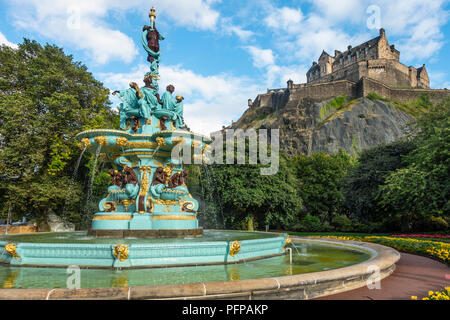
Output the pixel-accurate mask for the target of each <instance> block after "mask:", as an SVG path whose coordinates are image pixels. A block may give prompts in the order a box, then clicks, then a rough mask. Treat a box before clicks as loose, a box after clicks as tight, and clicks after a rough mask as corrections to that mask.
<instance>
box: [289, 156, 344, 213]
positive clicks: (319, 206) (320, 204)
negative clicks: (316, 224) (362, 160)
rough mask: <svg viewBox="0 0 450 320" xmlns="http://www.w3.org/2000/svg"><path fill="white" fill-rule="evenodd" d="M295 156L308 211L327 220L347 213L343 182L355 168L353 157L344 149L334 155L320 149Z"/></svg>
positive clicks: (302, 196)
mask: <svg viewBox="0 0 450 320" xmlns="http://www.w3.org/2000/svg"><path fill="white" fill-rule="evenodd" d="M292 160H293V162H294V166H295V172H296V177H297V179H298V181H299V185H298V186H297V188H298V190H299V194H300V196H301V198H302V200H303V204H304V207H305V210H306V213H308V214H310V215H312V216H317V217H320V218H321V220H322V221H323V222H325V221H327V222H330V221H331V219H332V217H333V216H334V215H336V214H338V213H343V211H344V209H345V207H344V196H343V194H342V190H341V186H342V180H343V178H344V177H345V176H346V175H347V172H348V170H349V169H350V168H351V165H352V159H351V157H350V156H349V155H348V154H347V153H346V152H345V151H343V150H340V151H339V152H338V153H336V154H333V155H329V154H326V153H325V152H320V153H314V154H312V155H311V156H306V155H300V156H297V157H294V158H293V159H292Z"/></svg>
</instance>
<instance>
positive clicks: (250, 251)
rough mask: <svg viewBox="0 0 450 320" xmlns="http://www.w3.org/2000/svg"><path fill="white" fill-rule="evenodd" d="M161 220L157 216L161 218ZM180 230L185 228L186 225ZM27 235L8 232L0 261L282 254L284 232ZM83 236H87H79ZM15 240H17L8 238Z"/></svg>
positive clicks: (94, 262) (118, 263) (167, 261)
mask: <svg viewBox="0 0 450 320" xmlns="http://www.w3.org/2000/svg"><path fill="white" fill-rule="evenodd" d="M168 219H170V218H168ZM94 221H95V220H94ZM164 221H165V220H160V222H161V223H164ZM157 229H163V228H157ZM137 231H139V230H137ZM150 231H152V230H142V232H150ZM153 231H155V232H156V230H153ZM180 232H183V233H184V232H186V228H183V229H181V230H180ZM69 234H70V233H69ZM26 238H27V237H25V238H24V237H22V239H21V238H20V237H14V236H11V237H9V239H8V241H0V262H1V263H5V264H10V265H20V266H35V267H36V266H57V267H61V266H69V265H78V266H80V267H81V268H83V267H89V268H112V267H120V268H142V267H166V266H174V265H199V264H200V265H204V264H227V263H237V262H241V261H244V260H249V259H261V258H265V257H268V256H273V255H280V254H283V252H284V250H283V247H284V245H285V244H286V235H283V236H281V235H273V234H272V235H264V236H260V237H259V238H258V239H245V238H244V240H239V241H238V240H216V241H208V240H207V239H208V237H207V238H206V239H202V241H192V240H191V239H185V240H180V239H176V240H168V239H166V240H165V241H164V242H160V241H151V240H150V239H147V241H142V239H139V240H136V241H131V242H130V241H127V239H107V240H106V241H98V240H93V237H87V236H86V234H81V235H80V237H78V238H74V239H73V240H76V241H73V242H72V243H70V241H69V242H68V243H59V239H58V234H57V235H56V236H55V235H54V236H53V237H52V235H51V234H49V239H47V240H46V243H44V242H39V239H37V240H35V239H33V235H30V236H29V237H28V241H26ZM83 238H85V239H86V238H87V239H89V240H90V241H83ZM14 239H16V240H17V241H14V242H13V240H14ZM24 239H25V240H24ZM83 242H84V243H83ZM86 242H91V243H86Z"/></svg>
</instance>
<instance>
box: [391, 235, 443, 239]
mask: <svg viewBox="0 0 450 320" xmlns="http://www.w3.org/2000/svg"><path fill="white" fill-rule="evenodd" d="M391 237H401V238H439V239H450V235H445V234H393V235H392V236H391Z"/></svg>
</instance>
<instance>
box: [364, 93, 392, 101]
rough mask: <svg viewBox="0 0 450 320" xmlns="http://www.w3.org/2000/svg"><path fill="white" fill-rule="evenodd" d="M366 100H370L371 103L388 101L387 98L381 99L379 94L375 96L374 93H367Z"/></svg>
mask: <svg viewBox="0 0 450 320" xmlns="http://www.w3.org/2000/svg"><path fill="white" fill-rule="evenodd" d="M367 99H370V100H372V101H376V100H380V101H385V102H388V101H390V100H389V99H388V98H385V97H382V96H380V95H379V94H377V93H376V92H369V93H368V94H367Z"/></svg>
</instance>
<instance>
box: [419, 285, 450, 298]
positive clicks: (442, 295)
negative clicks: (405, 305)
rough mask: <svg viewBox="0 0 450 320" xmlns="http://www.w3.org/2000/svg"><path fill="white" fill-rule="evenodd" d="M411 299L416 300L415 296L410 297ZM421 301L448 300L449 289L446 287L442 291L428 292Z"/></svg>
mask: <svg viewBox="0 0 450 320" xmlns="http://www.w3.org/2000/svg"><path fill="white" fill-rule="evenodd" d="M411 299H412V300H418V299H417V296H412V297H411ZM422 300H450V287H446V288H445V289H444V290H442V291H436V292H433V291H428V297H424V298H422Z"/></svg>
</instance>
